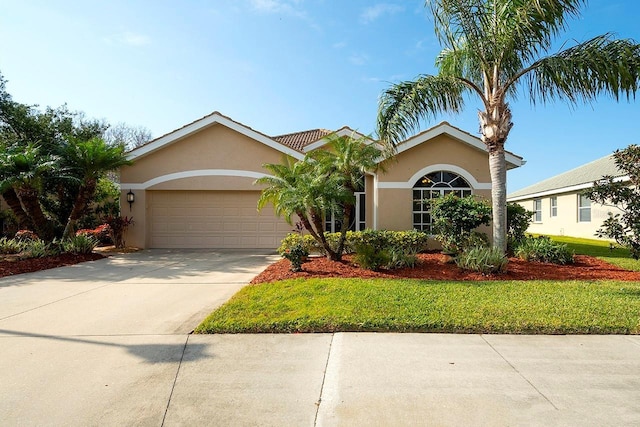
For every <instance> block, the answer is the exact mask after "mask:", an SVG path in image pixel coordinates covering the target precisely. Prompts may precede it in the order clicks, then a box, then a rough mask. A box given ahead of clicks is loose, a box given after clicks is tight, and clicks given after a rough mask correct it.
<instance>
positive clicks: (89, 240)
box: [62, 234, 98, 254]
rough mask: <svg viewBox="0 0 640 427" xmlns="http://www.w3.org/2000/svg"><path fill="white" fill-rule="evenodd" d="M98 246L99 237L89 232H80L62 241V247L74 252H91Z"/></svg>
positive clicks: (66, 250)
mask: <svg viewBox="0 0 640 427" xmlns="http://www.w3.org/2000/svg"><path fill="white" fill-rule="evenodd" d="M96 246H98V239H96V238H95V237H93V236H90V235H88V234H78V235H76V236H74V237H72V238H70V239H67V240H64V241H63V242H62V249H63V250H64V251H65V252H69V253H72V254H89V253H91V251H93V250H94V249H95V247H96Z"/></svg>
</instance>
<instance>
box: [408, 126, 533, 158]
mask: <svg viewBox="0 0 640 427" xmlns="http://www.w3.org/2000/svg"><path fill="white" fill-rule="evenodd" d="M443 134H445V135H448V136H450V137H452V138H454V139H456V140H458V141H460V142H463V143H465V144H467V145H470V146H471V147H473V148H475V149H477V150H480V151H482V152H484V153H488V152H489V151H488V150H487V147H486V145H485V144H484V143H483V142H482V140H481V139H480V138H478V137H476V136H473V135H471V134H470V133H468V132H465V131H463V130H461V129H459V128H457V127H455V126H451V125H450V124H449V123H448V122H441V123H440V124H438V125H436V126H434V127H432V128H430V129H427V130H425V131H423V132H420V133H419V134H417V135H415V136H412V137H411V138H409V139H407V140H406V141H404V142H401V143H400V144H398V146H397V148H396V153H397V154H400V153H403V152H405V151H407V150H410V149H412V148H413V147H416V146H418V145H420V144H422V143H423V142H426V141H429V140H431V139H433V138H435V137H437V136H440V135H443ZM505 160H506V162H507V169H514V168H517V167H519V166H522V165H524V164H525V161H524V160H523V159H522V157H520V156H517V155H515V154H513V153H511V152H509V151H505Z"/></svg>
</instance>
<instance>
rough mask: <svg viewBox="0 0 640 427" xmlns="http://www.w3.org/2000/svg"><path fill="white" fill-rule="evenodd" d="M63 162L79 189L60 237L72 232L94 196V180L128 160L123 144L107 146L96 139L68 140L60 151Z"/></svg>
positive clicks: (127, 163)
mask: <svg viewBox="0 0 640 427" xmlns="http://www.w3.org/2000/svg"><path fill="white" fill-rule="evenodd" d="M63 159H64V162H65V163H66V165H67V167H68V168H69V170H70V171H71V172H72V173H73V174H74V175H75V176H76V177H77V178H78V179H79V180H80V187H79V188H78V193H77V195H76V198H75V201H74V203H73V207H72V209H71V212H70V213H69V218H68V219H67V223H66V226H65V228H64V234H63V238H68V237H70V236H72V235H73V233H74V232H75V226H76V222H77V221H78V219H80V217H81V216H82V213H83V212H84V211H85V210H86V209H87V206H88V204H89V202H90V201H91V199H92V198H93V196H94V195H95V192H96V186H97V184H98V180H99V179H100V178H101V177H103V176H104V175H105V174H106V173H107V172H110V171H113V170H116V169H118V168H119V167H121V166H124V165H130V164H131V161H129V160H127V158H126V156H125V154H124V146H123V145H108V144H107V143H106V142H105V141H104V140H103V139H102V138H97V137H96V138H91V139H89V140H87V141H77V140H76V141H73V140H72V141H70V143H69V144H68V145H67V147H66V148H65V150H64V152H63Z"/></svg>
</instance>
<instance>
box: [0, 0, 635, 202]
mask: <svg viewBox="0 0 640 427" xmlns="http://www.w3.org/2000/svg"><path fill="white" fill-rule="evenodd" d="M638 22H640V1H638V0H591V1H590V2H589V3H588V6H587V7H586V8H585V9H584V10H583V13H582V16H581V17H580V18H577V19H573V20H571V21H570V22H569V27H568V30H567V31H566V32H565V33H564V34H562V35H561V36H560V37H559V38H558V39H557V40H556V42H555V46H554V51H555V50H558V49H560V48H562V47H563V46H565V47H566V46H570V45H571V44H572V43H575V41H584V40H587V39H589V38H591V37H594V36H596V35H600V34H603V33H607V32H613V33H615V34H616V36H617V37H619V38H633V39H635V40H636V41H638V42H640V25H638ZM0 40H2V41H1V42H0V73H2V75H3V76H4V78H5V79H6V80H7V81H8V83H7V91H8V92H9V93H10V94H11V95H12V96H13V99H14V100H16V101H18V102H21V103H25V104H38V105H40V106H41V107H46V106H51V107H57V106H60V105H63V104H65V103H66V104H67V106H68V107H69V109H71V110H74V111H83V112H84V113H85V114H86V115H87V117H91V118H96V119H104V120H106V121H107V122H109V123H112V124H116V123H120V122H124V123H127V124H129V125H131V126H143V127H146V128H148V129H149V130H150V131H151V133H152V134H153V136H154V137H159V136H161V135H163V134H166V133H168V132H171V131H172V130H174V129H177V128H179V127H181V126H183V125H185V124H187V123H190V122H192V121H194V120H197V119H199V118H201V117H203V116H205V115H207V114H210V113H211V112H213V111H219V112H220V113H222V114H224V115H226V116H229V117H231V118H232V119H234V120H236V121H239V122H241V123H243V124H245V125H247V126H249V127H251V128H253V129H255V130H258V131H260V132H262V133H265V134H267V135H271V136H276V135H281V134H286V133H292V132H297V131H302V130H308V129H317V128H324V129H330V130H337V129H339V128H341V127H342V126H345V125H346V126H349V127H351V128H352V129H356V130H358V131H359V132H361V133H364V134H374V132H375V123H376V113H377V108H378V98H379V96H380V94H381V93H382V92H383V91H384V90H385V89H387V88H388V87H389V86H390V85H391V84H392V83H398V82H400V81H404V80H412V79H415V78H416V77H417V76H419V75H421V74H433V73H435V72H436V69H435V64H434V62H435V58H436V56H437V54H438V52H439V51H440V50H441V47H440V45H439V44H438V41H437V39H436V37H435V34H434V29H433V24H432V18H431V16H430V15H429V13H428V10H427V9H426V8H425V7H424V2H423V1H422V0H395V1H394V0H383V1H380V2H378V1H375V0H209V1H205V0H182V1H178V0H175V1H167V0H154V1H151V0H138V1H136V0H110V1H86V0H81V1H73V0H53V1H52V0H0ZM638 95H639V96H638V100H637V101H633V100H632V101H631V102H627V101H626V99H624V100H622V101H621V102H619V103H618V102H615V101H613V100H612V99H609V98H600V99H598V101H596V102H594V103H592V104H590V105H578V106H577V107H570V106H568V105H567V104H563V103H554V104H548V105H541V104H539V103H538V104H536V105H535V106H533V105H532V104H531V103H530V101H529V99H528V97H527V96H525V94H524V93H521V94H520V96H519V97H518V99H516V100H512V101H511V102H510V105H511V109H512V112H513V122H514V127H513V129H512V131H511V134H510V136H509V139H508V141H507V144H506V148H507V149H508V150H509V151H511V152H513V153H515V154H517V155H520V156H522V157H524V159H525V160H526V162H527V163H526V164H525V165H524V166H522V167H520V168H518V169H515V170H512V171H510V172H509V173H508V177H507V181H508V191H509V192H511V191H515V190H518V189H521V188H523V187H526V186H528V185H531V184H533V183H536V182H538V181H540V180H542V179H545V178H549V177H551V176H554V175H557V174H559V173H562V172H564V171H567V170H570V169H572V168H575V167H578V166H580V165H582V164H585V163H587V162H590V161H592V160H596V159H598V158H600V157H603V156H606V155H608V154H610V153H612V152H613V151H614V150H616V149H621V148H624V147H626V146H628V145H629V144H634V143H635V144H640V93H638ZM479 107H480V104H479V103H478V102H477V101H476V100H475V99H473V98H470V99H469V102H467V104H466V108H465V110H464V111H463V112H462V113H460V114H458V115H455V116H442V117H439V118H438V119H436V120H434V121H429V122H424V123H423V125H422V129H427V128H429V127H431V126H434V125H436V124H438V123H439V122H441V121H443V120H446V121H448V122H449V123H451V124H452V125H454V126H456V127H459V128H461V129H463V130H465V131H467V132H469V133H471V134H473V135H479V134H478V120H477V111H478V108H479Z"/></svg>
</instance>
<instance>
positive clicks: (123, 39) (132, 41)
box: [103, 31, 151, 47]
mask: <svg viewBox="0 0 640 427" xmlns="http://www.w3.org/2000/svg"><path fill="white" fill-rule="evenodd" d="M103 40H104V41H105V42H106V43H108V44H124V45H128V46H134V47H141V46H146V45H149V44H151V37H149V36H146V35H144V34H139V33H133V32H130V31H125V32H123V33H119V34H114V35H111V36H108V37H104V38H103Z"/></svg>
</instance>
